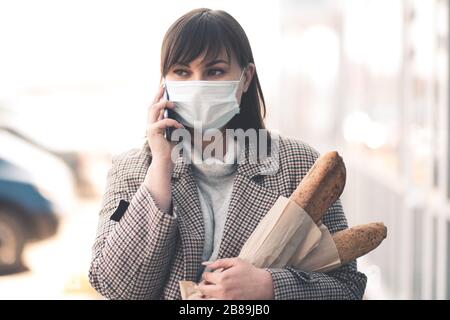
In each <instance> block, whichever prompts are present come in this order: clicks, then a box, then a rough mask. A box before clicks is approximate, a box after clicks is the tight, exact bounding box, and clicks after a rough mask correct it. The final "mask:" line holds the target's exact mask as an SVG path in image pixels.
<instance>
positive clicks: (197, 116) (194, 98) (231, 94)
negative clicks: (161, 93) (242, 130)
mask: <svg viewBox="0 0 450 320" xmlns="http://www.w3.org/2000/svg"><path fill="white" fill-rule="evenodd" d="M243 75H244V71H242V74H241V77H240V78H239V80H237V81H168V80H165V85H166V90H167V93H168V96H169V100H170V101H173V102H174V103H175V108H174V109H173V111H174V113H175V118H176V120H178V121H179V122H181V123H182V124H183V125H185V126H188V127H192V128H194V123H195V122H197V123H198V122H200V123H201V124H202V129H203V130H207V129H212V128H216V129H218V128H221V127H223V126H224V125H226V124H227V123H228V122H229V121H230V120H231V119H232V118H233V117H234V116H235V115H236V114H238V113H239V103H238V99H237V98H236V93H237V90H238V88H239V84H240V83H241V80H242V78H243Z"/></svg>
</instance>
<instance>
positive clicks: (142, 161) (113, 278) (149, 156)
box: [89, 9, 366, 299]
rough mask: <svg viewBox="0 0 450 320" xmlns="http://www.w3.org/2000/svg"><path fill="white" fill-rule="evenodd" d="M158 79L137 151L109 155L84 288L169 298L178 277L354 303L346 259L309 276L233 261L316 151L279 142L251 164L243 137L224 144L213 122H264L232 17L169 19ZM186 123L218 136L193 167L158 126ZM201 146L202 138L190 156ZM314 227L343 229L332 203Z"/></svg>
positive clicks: (224, 292)
mask: <svg viewBox="0 0 450 320" xmlns="http://www.w3.org/2000/svg"><path fill="white" fill-rule="evenodd" d="M161 76H162V83H164V84H165V85H164V86H161V88H160V89H159V90H158V93H157V94H156V97H155V99H154V101H153V104H152V105H151V106H150V108H149V112H148V129H147V136H146V143H145V145H144V147H143V148H141V149H135V150H131V151H129V152H126V153H125V154H122V155H120V156H117V157H115V158H114V159H113V165H112V168H111V170H110V172H109V174H108V183H107V188H106V192H105V195H104V198H103V204H102V209H101V211H100V218H99V225H98V231H97V237H96V240H95V244H94V246H93V257H92V263H91V267H90V272H89V278H90V282H91V284H92V286H93V287H94V288H95V289H96V290H97V291H98V292H100V293H101V294H102V295H104V296H105V297H107V298H110V299H179V298H180V297H181V296H180V290H179V284H178V281H179V280H192V281H196V282H200V285H199V289H200V290H201V292H202V293H203V295H204V297H205V298H216V299H361V298H362V296H363V293H364V290H365V286H366V276H365V275H364V274H362V273H360V272H358V271H357V268H356V262H353V263H351V264H348V265H346V266H343V267H341V268H339V269H337V270H335V271H332V272H328V273H317V272H305V271H303V270H297V269H295V268H293V267H290V266H286V267H284V268H256V267H254V266H253V265H251V264H250V263H247V262H245V261H243V260H241V259H239V258H237V256H238V255H239V252H240V249H241V248H242V246H243V244H244V243H245V241H246V240H247V239H248V237H249V236H250V234H251V233H252V231H253V230H254V229H255V227H256V226H257V225H258V222H259V221H260V220H261V219H262V217H264V215H265V214H266V213H267V211H268V210H269V209H270V208H271V207H272V205H273V204H274V202H275V200H276V199H277V198H278V196H280V195H283V196H286V197H289V195H290V194H291V193H292V192H293V191H294V189H295V188H296V186H297V185H298V183H299V181H300V180H301V179H302V178H303V176H304V175H305V174H306V173H307V171H308V170H309V168H310V167H311V166H312V165H313V163H314V161H315V160H316V159H317V158H318V156H319V154H318V153H317V151H315V150H314V149H313V148H312V147H310V146H308V145H307V144H305V143H304V142H301V141H298V140H294V139H289V138H285V137H279V138H278V139H277V143H278V144H277V150H278V157H277V159H276V165H274V163H273V162H269V160H270V157H267V158H264V159H259V161H257V162H251V161H248V158H249V155H250V154H254V153H255V150H256V149H255V147H254V144H253V145H252V144H251V143H245V144H244V146H243V147H242V148H241V149H239V148H238V147H236V148H234V147H235V146H239V144H234V143H233V141H229V140H230V139H226V136H225V129H242V130H260V129H264V122H263V119H264V116H265V104H264V98H263V93H262V90H261V86H260V83H259V80H258V75H257V72H256V67H255V64H254V60H253V55H252V51H251V48H250V44H249V41H248V39H247V36H246V35H245V32H244V30H243V29H242V27H241V26H240V25H239V23H238V22H237V21H236V20H235V19H234V18H233V17H231V16H230V15H229V14H227V13H226V12H224V11H216V10H210V9H197V10H193V11H191V12H188V13H187V14H185V15H183V16H182V17H180V18H179V19H178V20H177V21H176V22H175V23H174V24H173V25H172V26H171V27H170V28H169V30H168V31H167V33H166V35H165V38H164V40H163V44H162V51H161ZM165 92H166V93H167V94H168V98H169V99H168V100H169V101H168V100H167V99H166V98H167V96H166V98H165V97H164V93H165ZM167 111H171V113H170V114H171V117H167V116H166V115H167ZM194 122H195V123H194ZM198 122H200V123H202V124H203V126H204V128H206V129H217V130H218V132H219V133H220V134H221V135H222V138H223V139H219V140H217V141H218V142H219V143H218V144H216V145H219V146H220V147H222V148H223V153H224V154H225V157H223V158H221V157H217V161H218V162H217V161H216V162H212V163H209V164H208V163H206V162H203V163H200V164H196V162H192V161H188V160H190V159H191V158H190V157H189V156H188V157H186V154H187V155H191V154H194V153H195V152H192V153H189V152H186V153H185V152H180V153H179V154H178V153H176V152H175V153H174V147H175V142H173V141H169V140H168V139H167V135H166V132H167V129H168V128H172V129H182V128H186V129H187V130H188V132H189V133H194V132H195V130H196V129H195V127H196V123H198ZM204 128H203V129H204ZM200 131H201V132H203V131H202V130H200ZM174 132H176V131H174ZM174 132H173V133H174ZM173 133H172V134H173ZM213 141H216V139H214V140H213ZM217 141H216V142H217ZM267 141H269V140H267ZM267 141H266V142H267ZM209 143H211V142H210V140H208V139H202V140H201V144H200V151H204V150H205V148H207V147H208V145H209ZM197 149H198V148H197ZM197 149H196V148H195V147H194V148H193V149H192V150H194V151H195V150H197ZM231 150H241V152H240V153H239V152H238V153H232V152H231ZM230 154H231V155H233V154H234V156H228V155H230ZM174 155H175V156H174ZM237 155H242V157H244V158H241V157H239V158H238V156H237ZM225 159H228V160H230V159H231V160H232V161H228V160H227V161H225ZM238 159H241V160H242V159H243V161H237V160H238ZM246 160H247V161H246ZM323 223H324V224H325V225H326V226H327V227H328V229H329V230H330V232H332V233H334V232H336V231H339V230H342V229H344V228H347V222H346V218H345V215H344V212H343V209H342V206H341V202H340V200H338V201H336V202H335V203H334V204H333V206H332V207H330V208H329V210H328V211H327V213H326V214H325V215H324V217H323ZM206 261H209V264H208V263H205V262H206ZM202 262H203V263H202ZM205 265H207V269H205ZM216 269H222V270H223V271H222V272H211V271H212V270H216Z"/></svg>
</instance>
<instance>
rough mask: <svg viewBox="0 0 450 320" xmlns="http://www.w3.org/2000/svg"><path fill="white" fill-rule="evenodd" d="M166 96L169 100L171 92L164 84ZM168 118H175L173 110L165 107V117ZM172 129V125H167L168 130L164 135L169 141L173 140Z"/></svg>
mask: <svg viewBox="0 0 450 320" xmlns="http://www.w3.org/2000/svg"><path fill="white" fill-rule="evenodd" d="M164 97H165V98H166V100H167V101H168V100H169V93H168V92H167V87H166V86H164ZM166 118H170V119H175V117H174V114H173V111H172V110H170V109H168V108H165V109H164V119H166ZM172 131H173V128H172V127H167V128H166V131H165V133H164V136H165V137H166V139H167V140H169V141H171V137H172Z"/></svg>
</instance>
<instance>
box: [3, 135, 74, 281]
mask: <svg viewBox="0 0 450 320" xmlns="http://www.w3.org/2000/svg"><path fill="white" fill-rule="evenodd" d="M0 146H1V148H0V273H5V272H6V273H7V272H11V270H12V271H14V270H15V269H17V268H18V267H20V266H21V263H22V261H21V257H22V252H23V250H24V247H25V244H26V243H27V242H29V241H34V240H42V239H46V238H48V237H50V236H52V235H54V234H55V233H56V231H57V228H58V225H59V222H60V220H61V219H60V218H61V217H62V215H63V214H64V213H65V212H67V210H68V208H69V207H70V206H71V204H72V203H73V197H74V194H75V191H74V187H73V185H74V178H73V174H72V172H71V170H70V168H69V167H68V166H67V165H66V164H65V163H64V161H62V160H61V159H59V158H58V157H56V156H55V155H53V154H51V153H50V152H48V151H46V150H44V149H42V148H39V147H38V146H36V145H34V144H32V143H30V142H29V141H27V140H26V139H23V138H22V137H21V136H20V135H16V134H14V132H11V131H9V130H6V129H4V128H1V127H0Z"/></svg>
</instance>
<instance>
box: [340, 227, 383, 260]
mask: <svg viewBox="0 0 450 320" xmlns="http://www.w3.org/2000/svg"><path fill="white" fill-rule="evenodd" d="M386 236H387V228H386V226H385V225H384V224H383V223H382V222H374V223H368V224H363V225H359V226H355V227H352V228H349V229H345V230H342V231H339V232H336V233H334V234H333V235H332V237H333V240H334V243H335V244H336V248H337V251H338V253H339V258H340V259H341V265H344V264H347V263H349V262H351V261H353V260H355V259H356V258H359V257H361V256H363V255H365V254H367V253H369V252H370V251H372V250H374V249H375V248H376V247H378V246H379V245H380V243H381V242H382V241H383V240H384V239H385V238H386Z"/></svg>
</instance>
